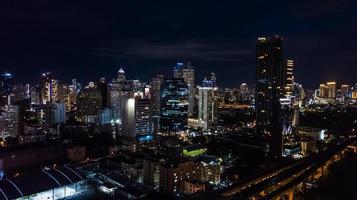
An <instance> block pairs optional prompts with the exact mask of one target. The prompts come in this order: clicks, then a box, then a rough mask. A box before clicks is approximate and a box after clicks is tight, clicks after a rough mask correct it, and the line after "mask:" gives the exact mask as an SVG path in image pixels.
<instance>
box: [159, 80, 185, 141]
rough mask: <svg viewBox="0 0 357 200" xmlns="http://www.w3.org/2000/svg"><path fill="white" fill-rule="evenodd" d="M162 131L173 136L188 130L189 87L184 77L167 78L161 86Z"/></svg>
mask: <svg viewBox="0 0 357 200" xmlns="http://www.w3.org/2000/svg"><path fill="white" fill-rule="evenodd" d="M160 96H161V115H160V132H161V133H162V134H163V135H168V136H173V135H178V134H183V133H186V132H187V122H188V104H189V103H188V98H189V89H188V86H187V84H186V83H185V81H184V80H183V79H177V78H171V79H165V80H164V82H163V84H162V86H161V94H160Z"/></svg>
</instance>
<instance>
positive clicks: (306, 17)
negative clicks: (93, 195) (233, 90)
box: [0, 0, 357, 88]
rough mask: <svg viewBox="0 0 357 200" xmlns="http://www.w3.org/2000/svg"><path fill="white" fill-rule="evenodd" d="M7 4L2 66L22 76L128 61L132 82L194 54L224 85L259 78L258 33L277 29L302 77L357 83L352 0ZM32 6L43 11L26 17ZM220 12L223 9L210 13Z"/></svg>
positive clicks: (103, 69)
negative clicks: (263, 5) (266, 10)
mask: <svg viewBox="0 0 357 200" xmlns="http://www.w3.org/2000/svg"><path fill="white" fill-rule="evenodd" d="M4 4H5V5H3V6H1V11H2V12H1V15H2V16H3V19H4V20H3V21H2V22H1V24H0V25H1V26H2V27H3V29H4V30H6V32H2V33H1V36H2V37H1V43H2V48H1V49H0V55H1V56H0V57H1V60H0V69H1V70H8V71H11V72H12V73H14V74H15V76H16V77H17V78H18V79H20V80H25V81H33V80H36V79H37V75H38V74H40V73H43V72H46V71H52V72H53V73H54V74H56V75H57V77H59V78H60V79H63V80H64V81H69V80H71V79H72V78H77V79H78V80H79V81H80V82H88V81H95V80H97V79H98V78H100V77H108V78H109V77H112V75H113V74H115V72H116V71H117V70H118V68H120V67H125V70H126V71H127V74H128V76H129V77H130V78H131V79H135V78H138V77H140V79H143V80H145V81H149V79H150V77H153V76H155V75H156V74H164V75H168V74H171V73H170V72H171V69H172V67H173V66H174V65H175V63H176V62H178V61H182V62H183V61H192V63H193V65H194V67H195V69H196V71H199V72H200V73H198V77H196V80H202V79H203V78H204V77H205V76H208V74H209V73H210V72H215V73H216V74H217V77H218V80H217V81H218V83H219V85H220V86H221V87H238V85H239V84H240V83H241V82H248V83H250V84H252V83H254V77H255V76H254V74H255V72H254V71H255V53H254V52H255V49H254V44H255V40H256V38H257V37H259V36H266V35H273V34H279V35H282V36H283V38H284V49H286V51H285V52H284V56H285V57H289V58H291V59H293V60H294V61H295V73H296V77H295V78H296V80H297V81H298V82H299V83H301V84H303V85H304V86H306V87H307V88H316V87H318V85H319V83H320V82H323V81H337V82H338V83H339V82H341V83H344V82H342V81H345V82H347V83H349V84H352V83H353V82H354V77H353V73H351V72H354V70H355V69H356V68H355V67H354V66H355V65H356V64H357V63H356V61H355V59H354V55H355V50H354V49H353V47H354V46H356V44H354V43H355V41H354V40H350V38H353V35H354V34H355V33H356V29H355V28H354V27H355V26H354V21H355V20H354V19H355V18H356V14H354V12H353V10H354V8H356V2H353V1H349V0H344V1H338V2H337V1H328V2H326V3H325V4H323V5H322V4H320V3H318V2H316V3H306V2H299V3H292V2H288V3H286V2H285V3H284V2H282V1H277V2H275V3H272V4H269V5H268V7H269V8H270V9H271V10H272V13H274V14H270V15H269V17H264V14H263V13H264V9H263V8H261V7H260V5H259V3H258V2H256V1H252V2H249V3H247V2H246V3H239V2H235V3H232V2H229V3H224V4H218V5H217V4H215V3H211V2H205V4H204V5H205V7H204V8H205V9H204V10H202V9H200V5H201V4H200V3H199V2H195V3H191V4H189V5H186V4H185V3H184V2H183V3H180V4H177V3H173V4H172V5H171V4H168V3H161V4H158V5H151V4H150V3H144V2H141V3H140V4H139V3H138V2H125V1H120V2H114V1H110V2H108V3H106V4H104V3H103V4H101V3H99V4H91V3H87V4H85V5H82V4H81V5H80V4H79V3H78V4H77V3H74V2H71V3H59V2H56V3H51V4H49V3H48V2H46V1H36V3H25V2H21V1H13V2H7V3H4ZM277 5H279V6H277ZM146 8H150V9H152V11H150V12H149V11H147V10H146ZM245 8H246V9H245ZM254 8H255V9H254ZM307 8H309V9H310V10H311V11H306V12H305V10H306V9H307ZM32 10H34V11H37V12H36V13H37V14H36V15H31V16H28V15H26V14H25V13H27V12H31V11H32ZM180 10H185V12H180ZM247 10H249V12H247ZM216 11H219V12H220V15H213V16H212V15H211V13H215V12H216ZM303 11H304V12H303ZM245 19H249V20H248V21H246V20H245ZM327 22H328V23H327ZM31 24H33V25H31ZM212 27H215V28H212ZM83 70H86V72H87V73H86V74H85V75H83V73H81V72H82V71H83ZM228 72H229V73H228ZM232 72H234V73H232ZM62 77H63V78H62ZM219 77H225V78H224V79H222V78H221V79H219ZM196 83H197V82H196Z"/></svg>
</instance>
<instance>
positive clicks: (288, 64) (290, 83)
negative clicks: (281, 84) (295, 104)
mask: <svg viewBox="0 0 357 200" xmlns="http://www.w3.org/2000/svg"><path fill="white" fill-rule="evenodd" d="M284 68H285V73H286V77H285V88H284V89H285V94H284V95H285V96H286V97H289V96H291V95H292V93H293V89H294V61H293V60H291V59H287V60H285V66H284Z"/></svg>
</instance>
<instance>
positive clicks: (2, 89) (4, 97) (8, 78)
mask: <svg viewBox="0 0 357 200" xmlns="http://www.w3.org/2000/svg"><path fill="white" fill-rule="evenodd" d="M13 79H14V77H13V75H12V74H10V73H8V72H5V73H2V74H0V96H1V101H0V105H5V104H10V102H9V99H10V95H12V94H13V90H12V88H13Z"/></svg>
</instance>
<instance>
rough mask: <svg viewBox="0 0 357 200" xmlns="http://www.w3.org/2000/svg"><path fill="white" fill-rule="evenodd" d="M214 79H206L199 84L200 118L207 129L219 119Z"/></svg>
mask: <svg viewBox="0 0 357 200" xmlns="http://www.w3.org/2000/svg"><path fill="white" fill-rule="evenodd" d="M217 89H218V88H217V87H214V83H213V81H212V80H206V79H205V80H204V81H203V83H202V86H198V120H199V122H200V126H201V127H202V128H203V130H207V129H208V127H209V126H211V125H213V123H214V122H216V120H217V112H216V111H217V109H216V92H217Z"/></svg>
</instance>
